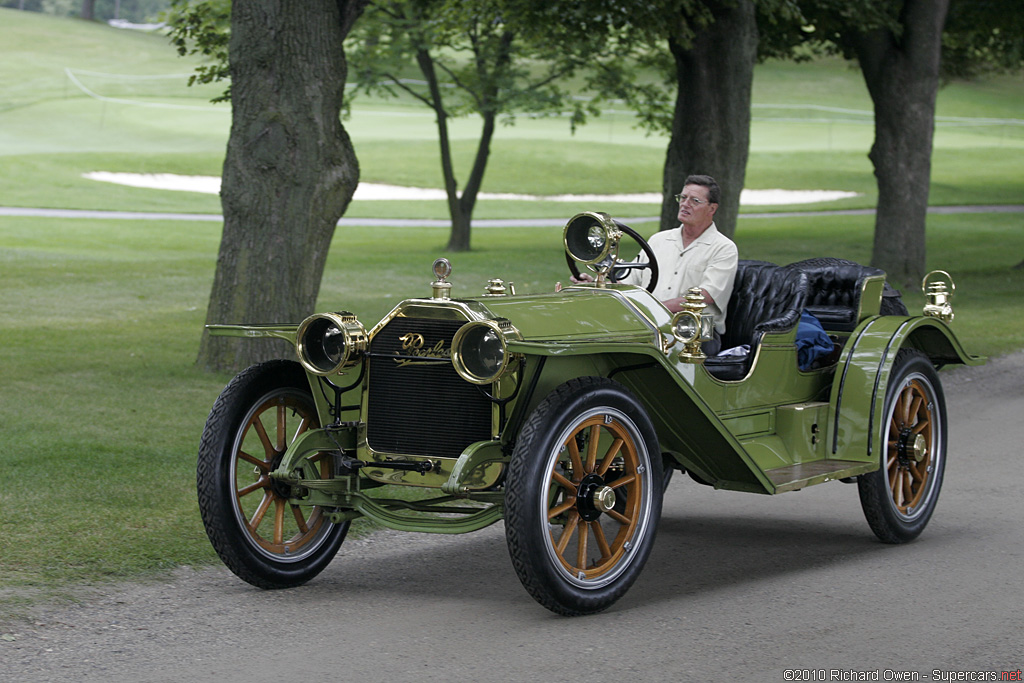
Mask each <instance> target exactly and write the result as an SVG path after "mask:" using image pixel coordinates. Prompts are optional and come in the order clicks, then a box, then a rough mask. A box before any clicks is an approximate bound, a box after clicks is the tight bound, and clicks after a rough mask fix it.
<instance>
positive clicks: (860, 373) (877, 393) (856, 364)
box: [827, 316, 986, 462]
mask: <svg viewBox="0 0 1024 683" xmlns="http://www.w3.org/2000/svg"><path fill="white" fill-rule="evenodd" d="M902 348H914V349H918V350H919V351H922V352H923V353H924V354H925V355H927V356H928V358H929V359H931V361H932V363H933V364H935V365H936V366H937V367H942V366H944V365H949V364H963V365H982V364H983V363H985V361H986V358H985V357H984V356H974V355H971V354H968V353H967V352H966V351H964V348H963V345H962V344H961V343H960V340H959V339H957V337H956V335H955V334H954V333H953V331H952V330H951V329H950V328H949V326H948V325H946V323H944V322H942V321H941V320H939V319H938V318H933V317H929V316H917V317H904V316H876V317H872V318H869V319H867V320H866V321H864V322H863V323H862V324H861V325H860V326H859V327H858V328H857V329H856V330H855V331H854V332H853V334H851V335H850V338H849V340H847V342H846V347H845V349H844V351H843V355H842V357H841V358H840V360H839V365H838V367H837V368H836V378H835V382H834V383H833V384H832V393H831V396H830V400H829V420H828V425H829V434H828V436H827V438H828V443H829V444H830V446H831V448H830V450H831V456H830V457H832V458H836V459H840V460H861V461H865V462H869V461H872V460H874V459H875V457H876V449H877V448H878V443H879V440H880V439H881V438H882V437H881V432H880V429H881V423H880V417H879V416H880V415H881V414H882V410H883V407H884V406H883V404H884V402H885V394H886V390H887V389H888V383H889V375H890V372H891V370H892V365H893V361H894V360H895V359H896V354H897V353H898V352H899V350H900V349H902Z"/></svg>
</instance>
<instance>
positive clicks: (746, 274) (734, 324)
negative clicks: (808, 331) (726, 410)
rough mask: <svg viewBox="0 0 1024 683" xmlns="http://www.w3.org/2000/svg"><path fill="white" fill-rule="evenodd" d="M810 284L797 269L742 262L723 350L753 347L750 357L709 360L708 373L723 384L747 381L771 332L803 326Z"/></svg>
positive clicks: (727, 313) (706, 362)
mask: <svg viewBox="0 0 1024 683" xmlns="http://www.w3.org/2000/svg"><path fill="white" fill-rule="evenodd" d="M807 282H808V281H807V275H805V274H804V273H803V272H801V271H800V270H799V269H796V268H788V267H787V268H781V267H779V266H777V265H775V264H774V263H768V262H767V261H751V260H740V262H739V264H738V266H737V268H736V282H735V284H734V285H733V290H732V297H731V298H730V299H729V306H728V310H727V312H726V317H725V326H726V327H725V334H724V335H722V349H730V348H733V347H736V346H742V345H744V344H749V345H750V353H748V354H746V355H745V356H712V357H710V358H707V359H706V360H705V361H704V366H705V367H706V368H707V370H708V372H710V373H711V374H712V375H714V376H715V377H717V378H719V379H723V380H740V379H743V378H744V377H746V375H747V373H748V372H749V371H750V364H751V362H752V361H753V358H754V356H755V351H756V349H757V345H758V344H759V343H760V341H761V337H763V336H764V334H765V333H767V332H784V331H786V330H790V329H793V328H794V327H796V325H797V324H798V323H799V322H800V311H801V310H802V309H803V306H804V300H805V299H806V297H807Z"/></svg>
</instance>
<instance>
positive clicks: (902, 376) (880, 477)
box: [857, 349, 946, 543]
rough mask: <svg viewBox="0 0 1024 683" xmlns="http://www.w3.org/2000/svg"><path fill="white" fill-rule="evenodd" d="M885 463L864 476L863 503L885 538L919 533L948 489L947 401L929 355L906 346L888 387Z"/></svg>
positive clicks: (901, 540)
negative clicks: (945, 479)
mask: <svg viewBox="0 0 1024 683" xmlns="http://www.w3.org/2000/svg"><path fill="white" fill-rule="evenodd" d="M883 415H884V416H885V420H886V422H885V425H886V431H885V434H884V441H883V446H882V449H881V451H882V452H881V455H880V457H881V467H879V469H877V470H876V471H874V472H872V473H870V474H865V475H861V476H860V477H859V478H858V480H857V484H858V489H859V492H860V502H861V507H862V508H863V509H864V516H865V517H866V518H867V520H868V524H869V525H870V526H871V530H872V531H874V532H875V535H876V536H878V538H879V539H881V540H882V541H884V542H885V543H906V542H908V541H912V540H914V539H915V538H917V537H918V536H919V535H920V534H921V532H922V531H924V528H925V526H926V525H927V524H928V520H929V519H931V516H932V512H933V511H934V510H935V504H936V502H937V501H938V498H939V490H940V489H941V488H942V475H943V472H944V471H945V468H946V402H945V397H944V396H943V393H942V385H941V384H940V383H939V378H938V374H937V373H936V372H935V368H934V367H932V364H931V362H930V361H929V360H928V358H927V356H925V355H924V354H922V353H921V352H920V351H916V350H913V349H901V350H900V352H899V353H898V354H897V356H896V361H895V363H894V364H893V369H892V375H891V379H890V381H889V389H888V390H887V392H886V399H885V410H884V413H883Z"/></svg>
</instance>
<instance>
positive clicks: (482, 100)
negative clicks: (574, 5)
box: [349, 0, 586, 251]
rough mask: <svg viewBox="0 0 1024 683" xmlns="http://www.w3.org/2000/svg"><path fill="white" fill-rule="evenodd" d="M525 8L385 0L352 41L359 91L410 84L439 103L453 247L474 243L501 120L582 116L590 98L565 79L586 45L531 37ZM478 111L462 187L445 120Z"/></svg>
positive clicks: (409, 91)
mask: <svg viewBox="0 0 1024 683" xmlns="http://www.w3.org/2000/svg"><path fill="white" fill-rule="evenodd" d="M520 9H522V7H521V3H519V2H517V1H516V0H378V1H377V2H372V3H371V4H370V6H369V8H368V11H367V13H366V16H365V17H364V19H363V20H362V21H361V22H360V26H359V29H358V30H357V31H356V32H355V33H354V35H353V36H352V38H351V39H350V41H349V50H350V54H351V58H352V64H353V71H354V73H355V74H356V78H357V89H358V90H361V91H364V92H369V93H376V94H386V95H391V96H398V95H400V94H402V93H404V94H406V95H408V96H411V97H412V98H414V99H415V100H418V101H419V102H421V103H423V104H424V105H426V106H427V107H430V108H431V109H432V110H433V111H434V114H435V116H436V123H437V129H438V142H439V147H440V159H441V170H442V176H443V181H444V186H445V192H446V194H447V197H448V211H449V215H450V217H451V221H452V230H451V236H450V238H449V241H448V248H449V249H451V250H455V251H462V250H466V249H469V248H470V229H471V221H472V215H473V209H474V207H475V205H476V199H477V196H478V194H479V192H480V188H481V186H482V185H483V179H484V174H485V172H486V168H487V162H488V159H489V156H490V146H491V141H492V139H493V137H494V134H495V131H496V127H497V124H498V123H499V122H503V123H506V124H507V123H511V121H512V120H513V118H514V116H515V114H516V113H517V112H524V111H526V112H531V113H535V114H536V113H545V112H547V113H553V112H559V111H561V110H562V109H565V108H568V109H570V110H571V111H572V117H571V122H572V124H573V125H575V124H576V123H579V122H580V121H582V120H583V118H584V116H585V111H586V107H585V105H584V104H582V103H579V102H573V101H572V100H571V99H570V98H569V96H568V93H567V92H566V90H565V89H564V80H565V79H567V78H568V77H569V76H570V75H572V74H573V73H574V71H575V70H576V69H577V68H579V66H580V64H581V63H582V61H583V59H584V56H585V55H586V51H579V52H575V53H568V52H566V51H564V50H561V49H559V46H558V45H556V44H553V43H550V42H545V41H538V40H535V39H533V38H534V36H535V33H534V32H533V31H532V30H531V27H530V26H529V24H528V23H527V22H524V21H523V16H522V14H521V12H519V11H518V10H520ZM412 68H415V69H416V71H417V72H418V73H416V72H413V71H412ZM473 114H475V115H478V116H479V117H480V119H481V131H480V136H479V138H478V142H477V146H476V152H475V155H474V159H473V164H472V166H471V168H470V171H469V174H468V176H467V178H466V182H465V184H464V185H463V188H462V191H461V193H460V192H459V187H458V181H457V178H456V171H455V162H454V159H453V151H452V144H451V139H450V137H449V133H448V120H449V119H450V118H452V117H456V116H464V115H473Z"/></svg>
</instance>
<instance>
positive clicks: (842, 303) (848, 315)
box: [786, 258, 885, 332]
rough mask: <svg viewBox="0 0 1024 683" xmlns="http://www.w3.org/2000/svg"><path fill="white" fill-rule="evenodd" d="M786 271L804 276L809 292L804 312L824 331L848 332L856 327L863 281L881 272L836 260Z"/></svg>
mask: <svg viewBox="0 0 1024 683" xmlns="http://www.w3.org/2000/svg"><path fill="white" fill-rule="evenodd" d="M786 268H789V269H794V270H799V271H801V272H803V273H805V274H806V275H807V278H808V283H809V290H808V295H807V302H806V304H805V308H806V309H807V312H808V313H811V314H813V315H814V316H815V317H816V318H817V319H818V320H820V321H821V324H822V326H823V327H824V328H825V329H826V330H838V331H842V332H852V331H853V329H854V328H855V327H857V314H858V312H859V311H860V294H861V289H862V287H863V283H864V278H867V277H871V276H877V275H885V271H883V270H880V269H878V268H872V267H871V266H862V265H860V264H859V263H855V262H853V261H847V260H846V259H839V258H812V259H806V260H804V261H797V262H796V263H791V264H789V265H788V266H786Z"/></svg>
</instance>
